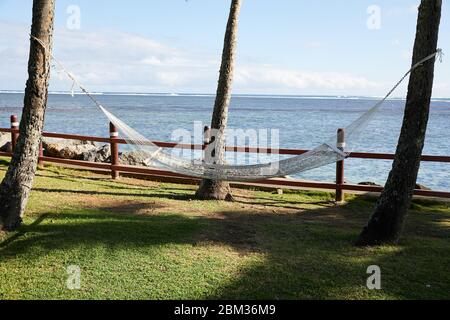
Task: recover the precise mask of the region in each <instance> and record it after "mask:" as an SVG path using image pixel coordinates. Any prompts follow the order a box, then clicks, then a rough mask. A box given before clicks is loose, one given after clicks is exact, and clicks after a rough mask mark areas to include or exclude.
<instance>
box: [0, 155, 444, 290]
mask: <svg viewBox="0 0 450 320" xmlns="http://www.w3.org/2000/svg"><path fill="white" fill-rule="evenodd" d="M6 164H7V163H6V162H5V161H3V162H2V163H1V165H0V177H3V175H4V172H5V170H6V167H5V165H6ZM194 191H195V189H194V187H192V186H184V185H173V184H164V183H155V182H149V181H141V180H134V179H127V178H121V179H120V180H118V181H111V180H110V179H108V177H106V176H101V175H96V174H93V173H88V172H85V171H76V170H69V169H62V168H58V167H51V166H48V167H46V168H45V169H44V170H40V171H39V172H38V176H37V178H36V180H35V186H34V190H33V191H32V194H31V197H30V201H29V205H28V209H27V214H26V217H25V221H24V222H25V223H24V226H23V227H22V228H21V229H20V230H18V231H17V232H13V233H10V234H1V235H0V299H41V298H45V299H214V298H218V299H229V298H232V299H241V298H242V299H247V298H251V299H284V298H286V299H438V298H444V299H448V298H450V272H449V266H450V206H449V203H439V202H431V201H425V200H421V201H415V202H414V204H413V206H412V210H411V213H410V215H409V217H408V223H407V226H406V230H405V232H404V234H403V237H402V240H401V242H400V244H399V245H398V246H396V247H392V246H386V247H379V248H371V249H363V248H356V247H354V246H353V245H352V242H353V241H354V240H355V238H356V237H357V236H358V234H359V232H360V231H361V229H362V227H363V226H364V224H365V223H366V221H367V219H368V217H369V215H370V213H371V209H372V208H373V206H374V199H371V198H367V197H356V196H349V197H348V199H349V202H348V204H347V205H343V206H335V205H334V204H333V203H332V199H333V194H329V193H321V192H285V194H283V195H278V194H272V193H268V192H261V191H249V190H236V200H237V201H236V202H234V203H225V202H216V201H207V202H203V201H195V200H193V194H194ZM70 265H78V266H80V268H81V289H80V290H69V289H67V286H66V281H67V277H68V274H67V267H68V266H70ZM369 265H378V266H380V267H381V272H382V290H376V291H371V290H368V289H367V288H366V279H367V277H368V275H367V274H366V269H367V267H368V266H369Z"/></svg>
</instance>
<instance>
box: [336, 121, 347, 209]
mask: <svg viewBox="0 0 450 320" xmlns="http://www.w3.org/2000/svg"><path fill="white" fill-rule="evenodd" d="M336 146H337V148H338V149H339V150H342V151H344V148H345V130H344V129H342V128H341V129H338V131H337V144H336ZM344 183H345V177H344V160H341V161H338V162H336V202H338V203H339V202H344V201H345V194H344V190H342V188H341V187H342V186H343V185H344Z"/></svg>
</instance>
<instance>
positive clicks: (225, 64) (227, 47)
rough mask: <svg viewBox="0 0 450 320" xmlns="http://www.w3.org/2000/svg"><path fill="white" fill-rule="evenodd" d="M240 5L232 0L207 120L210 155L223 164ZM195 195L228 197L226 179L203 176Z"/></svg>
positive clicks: (202, 197) (229, 193)
mask: <svg viewBox="0 0 450 320" xmlns="http://www.w3.org/2000/svg"><path fill="white" fill-rule="evenodd" d="M240 7H241V0H232V2H231V8H230V15H229V18H228V24H227V29H226V32H225V39H224V46H223V53H222V65H221V67H220V75H219V83H218V86H217V94H216V101H215V104H214V112H213V116H212V121H211V129H212V131H211V132H212V135H211V143H212V144H213V146H212V148H210V149H211V150H212V152H211V158H212V159H213V162H214V163H216V164H224V163H225V129H226V127H227V121H228V106H229V105H230V100H231V87H232V84H233V73H234V63H235V56H236V46H237V33H238V17H239V11H240ZM196 197H197V198H199V199H204V200H212V199H214V200H230V199H232V195H231V189H230V185H229V183H228V182H225V181H218V180H210V179H204V180H203V181H202V183H201V184H200V187H199V189H198V190H197V193H196Z"/></svg>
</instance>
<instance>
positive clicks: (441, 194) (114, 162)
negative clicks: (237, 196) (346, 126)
mask: <svg viewBox="0 0 450 320" xmlns="http://www.w3.org/2000/svg"><path fill="white" fill-rule="evenodd" d="M10 120H11V128H0V132H9V133H10V134H11V146H12V148H13V150H14V148H15V146H16V142H17V139H18V137H19V122H18V118H17V116H14V115H13V116H11V119H10ZM207 132H209V130H208V129H207V128H205V143H204V144H202V145H196V144H178V143H172V142H160V141H154V142H153V143H154V144H155V145H157V146H159V147H162V148H181V149H190V150H204V149H205V148H206V144H207V143H208V140H209V139H208V137H207V136H208V134H207ZM43 136H44V137H47V138H59V139H68V140H80V141H92V142H100V143H105V144H109V145H110V146H111V163H100V162H88V161H81V160H69V159H61V158H54V157H46V156H44V155H43V149H42V144H41V146H40V152H39V153H40V155H39V163H40V164H41V165H42V164H43V163H44V162H49V163H57V164H63V165H70V166H77V167H85V168H90V169H101V170H107V171H110V172H111V177H112V178H113V179H117V178H118V177H119V175H120V172H124V173H131V174H138V175H147V176H153V177H166V178H172V179H175V180H179V181H180V182H184V183H198V182H199V179H197V178H192V177H189V176H185V175H182V174H178V173H174V172H169V171H165V170H159V169H154V168H146V167H139V166H128V165H126V166H125V165H121V164H120V161H119V146H120V145H121V144H127V141H126V140H125V139H121V138H119V134H118V132H117V129H116V128H115V126H114V125H113V124H112V123H111V124H110V136H109V138H103V137H95V136H82V135H76V134H63V133H52V132H44V133H43ZM337 136H338V141H337V142H338V147H339V146H343V145H344V143H345V139H344V131H343V129H339V130H338V135H337ZM226 151H227V152H243V153H263V154H280V155H292V156H294V155H301V154H304V153H306V152H308V150H302V149H270V148H253V147H227V148H226ZM11 155H12V153H10V152H0V156H11ZM350 158H357V159H375V160H393V159H394V154H390V153H369V152H364V153H363V152H352V153H351V154H350ZM422 161H423V162H440V163H450V156H433V155H423V156H422ZM344 164H345V161H339V162H337V163H336V182H335V183H332V182H310V181H301V180H294V179H281V178H277V179H267V180H260V181H254V182H252V183H251V184H257V185H266V186H273V187H284V188H289V187H292V188H311V189H326V190H335V191H336V201H337V202H342V201H344V192H345V191H357V192H381V191H382V190H383V188H382V187H380V186H376V185H355V184H348V183H345V175H344V173H345V165H344ZM414 194H415V195H418V196H426V197H438V198H450V192H448V191H434V190H414Z"/></svg>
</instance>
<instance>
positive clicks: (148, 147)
mask: <svg viewBox="0 0 450 320" xmlns="http://www.w3.org/2000/svg"><path fill="white" fill-rule="evenodd" d="M30 36H31V38H32V39H33V40H35V41H37V42H38V43H39V44H40V45H41V46H42V47H43V48H44V50H46V51H47V53H48V54H49V55H50V56H51V58H52V59H53V61H55V62H56V65H57V66H58V67H59V68H60V70H59V72H63V73H64V74H66V75H67V77H68V78H69V79H70V80H71V81H72V88H71V92H72V95H73V90H74V87H78V88H79V89H80V90H81V91H82V92H83V93H84V94H85V95H87V96H88V97H89V99H90V100H91V101H92V102H93V103H94V104H95V105H96V106H97V107H98V108H99V109H100V110H101V111H102V113H103V114H104V115H105V116H106V117H107V118H108V120H109V121H110V122H111V123H113V124H114V125H115V126H116V127H117V129H118V130H119V131H120V132H121V133H122V135H123V138H124V140H125V141H126V142H127V144H128V145H129V146H130V147H131V148H132V149H133V150H135V151H136V152H138V153H139V154H140V155H141V156H142V157H143V158H144V159H145V161H144V163H145V165H147V166H154V167H162V168H164V169H167V170H169V171H172V172H176V173H180V174H183V175H187V176H192V177H197V178H207V179H213V180H227V181H255V180H262V179H268V178H275V177H281V176H288V175H292V174H296V173H300V172H304V171H308V170H312V169H315V168H319V167H322V166H325V165H328V164H332V163H335V162H337V161H341V160H344V159H345V158H347V157H348V156H349V155H350V152H349V151H348V150H349V149H348V146H349V144H350V143H353V142H354V141H356V140H357V138H358V137H359V133H360V132H361V131H362V130H363V129H364V128H365V127H366V126H367V125H368V123H369V122H370V120H372V118H373V117H374V115H375V114H376V112H377V111H378V110H379V109H380V108H381V106H382V105H383V103H384V102H385V101H386V100H387V99H388V98H389V97H390V96H391V95H392V93H393V92H394V91H395V90H396V89H397V88H398V87H399V86H400V84H401V83H402V82H403V81H404V80H405V79H406V78H407V77H408V75H409V74H410V73H411V72H412V71H413V70H415V69H416V68H418V67H420V66H421V65H423V64H424V63H425V62H427V61H429V60H431V59H433V58H435V57H438V58H439V60H442V55H443V53H442V50H441V49H438V50H437V51H436V52H435V53H433V54H430V55H429V56H427V57H425V58H424V59H422V60H420V61H419V62H418V63H416V64H414V65H413V66H412V67H411V68H410V69H409V70H408V72H406V73H405V75H404V76H403V77H402V78H401V79H400V80H399V81H398V82H397V83H396V84H395V85H394V87H393V88H392V89H391V90H390V91H389V92H388V93H387V94H386V96H385V97H384V98H383V99H381V100H380V101H378V102H377V103H376V104H375V105H374V106H373V107H372V108H370V109H369V110H368V111H366V112H364V113H363V114H362V115H361V116H360V117H359V118H358V119H356V120H355V121H354V122H352V123H351V124H350V125H348V126H347V127H346V128H345V133H346V147H345V150H344V151H342V150H341V149H340V148H341V147H342V146H339V148H338V146H337V145H336V138H335V137H333V139H334V140H332V139H329V142H324V143H323V144H321V145H319V146H318V147H316V148H314V149H312V150H310V151H308V152H306V153H304V154H302V155H299V156H295V157H291V158H288V159H284V160H280V161H276V162H270V163H265V164H255V165H221V164H210V163H205V162H203V161H201V160H187V159H184V158H182V157H178V156H175V155H173V154H170V153H167V152H165V151H164V150H163V148H160V147H158V146H156V145H155V144H154V143H153V142H152V141H151V140H149V139H147V138H146V137H144V136H143V135H142V134H140V133H139V132H137V131H136V130H135V129H133V128H131V127H130V126H129V125H127V124H126V123H125V122H124V121H122V120H121V119H119V118H118V117H116V116H115V115H114V114H112V113H111V112H110V111H108V110H107V109H106V108H105V107H104V106H103V105H102V104H101V103H100V102H99V101H98V100H97V99H96V98H95V97H94V96H93V94H92V93H90V91H89V90H87V89H86V88H85V87H84V86H83V85H82V84H81V83H80V82H79V81H78V80H77V78H76V77H75V76H74V75H73V74H72V73H71V72H69V71H68V70H67V69H66V68H65V67H64V65H63V64H62V63H61V62H60V61H59V60H58V59H56V58H55V57H54V55H53V54H52V53H51V51H50V50H49V49H48V48H47V46H46V45H45V44H44V43H43V42H42V41H41V40H40V39H38V38H36V37H34V36H33V35H30Z"/></svg>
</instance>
